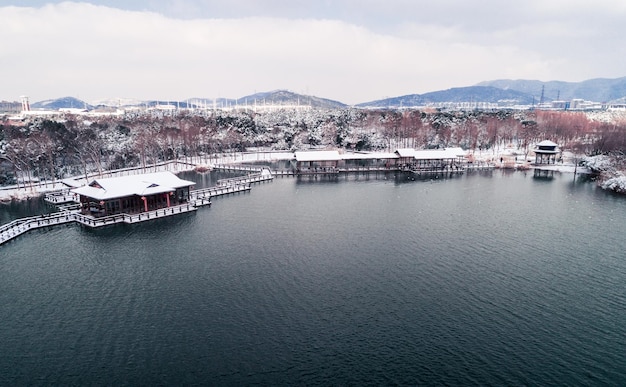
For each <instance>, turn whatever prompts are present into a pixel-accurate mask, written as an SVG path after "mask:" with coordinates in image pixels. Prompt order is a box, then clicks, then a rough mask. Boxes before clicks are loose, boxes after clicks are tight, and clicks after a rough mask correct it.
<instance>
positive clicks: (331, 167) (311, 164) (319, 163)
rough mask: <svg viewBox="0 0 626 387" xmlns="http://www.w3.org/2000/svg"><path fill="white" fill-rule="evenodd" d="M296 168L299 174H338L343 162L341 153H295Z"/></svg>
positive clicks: (334, 151)
mask: <svg viewBox="0 0 626 387" xmlns="http://www.w3.org/2000/svg"><path fill="white" fill-rule="evenodd" d="M295 158H296V168H297V171H298V173H307V172H313V173H320V172H337V171H338V167H339V165H338V164H339V161H341V160H342V157H341V155H340V154H339V151H336V150H333V151H298V152H295Z"/></svg>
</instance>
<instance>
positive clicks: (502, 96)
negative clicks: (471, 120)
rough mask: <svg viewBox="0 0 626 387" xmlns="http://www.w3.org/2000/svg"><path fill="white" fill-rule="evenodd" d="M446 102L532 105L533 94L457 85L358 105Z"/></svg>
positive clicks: (394, 106) (391, 105) (418, 104)
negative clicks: (446, 88)
mask: <svg viewBox="0 0 626 387" xmlns="http://www.w3.org/2000/svg"><path fill="white" fill-rule="evenodd" d="M444 102H488V103H505V102H506V103H507V104H516V105H530V104H532V102H533V96H532V95H530V94H527V93H523V92H520V91H516V90H504V89H500V88H497V87H489V86H469V87H455V88H452V89H448V90H442V91H433V92H430V93H425V94H409V95H404V96H401V97H393V98H386V99H381V100H377V101H372V102H364V103H360V104H358V105H356V106H358V107H387V108H399V107H413V106H426V105H429V104H436V103H444Z"/></svg>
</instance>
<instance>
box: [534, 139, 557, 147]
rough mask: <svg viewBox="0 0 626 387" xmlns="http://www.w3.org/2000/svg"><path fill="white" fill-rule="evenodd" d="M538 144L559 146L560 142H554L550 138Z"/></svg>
mask: <svg viewBox="0 0 626 387" xmlns="http://www.w3.org/2000/svg"><path fill="white" fill-rule="evenodd" d="M537 146H558V144H555V143H553V142H552V141H550V140H543V141H541V142H540V143H539V144H537Z"/></svg>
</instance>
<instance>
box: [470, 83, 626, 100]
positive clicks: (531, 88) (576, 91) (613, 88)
mask: <svg viewBox="0 0 626 387" xmlns="http://www.w3.org/2000/svg"><path fill="white" fill-rule="evenodd" d="M478 86H492V87H497V88H500V89H505V90H517V91H519V92H522V93H528V94H531V95H533V96H535V98H536V99H537V101H539V99H540V98H541V90H542V87H543V90H544V91H543V94H544V100H545V101H552V100H557V99H559V100H565V101H569V100H572V99H575V98H581V99H585V100H588V101H595V102H610V101H614V100H617V99H620V98H622V97H624V96H626V77H622V78H615V79H607V78H596V79H589V80H586V81H582V82H563V81H549V82H542V81H537V80H524V79H518V80H512V79H499V80H495V81H485V82H481V83H479V84H478Z"/></svg>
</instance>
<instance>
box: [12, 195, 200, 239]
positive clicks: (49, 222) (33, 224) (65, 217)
mask: <svg viewBox="0 0 626 387" xmlns="http://www.w3.org/2000/svg"><path fill="white" fill-rule="evenodd" d="M210 204H211V201H210V200H208V199H196V200H193V201H190V202H189V203H185V204H182V205H178V206H172V207H168V208H162V209H159V210H154V211H148V212H142V213H139V214H116V215H110V216H103V217H98V218H96V217H93V216H88V215H83V214H81V213H79V212H77V211H71V212H70V211H64V212H57V213H53V214H49V215H41V216H32V217H29V218H22V219H17V220H14V221H12V222H11V223H7V224H5V225H2V226H0V245H1V244H3V243H5V242H8V241H10V240H11V239H13V238H16V237H18V236H20V235H22V234H24V233H26V232H28V231H31V230H36V229H39V228H44V227H51V226H57V225H60V224H68V223H79V224H82V225H84V226H87V227H92V228H96V227H103V226H108V225H112V224H117V223H128V224H132V223H139V222H145V221H148V220H154V219H158V218H163V217H167V216H172V215H178V214H182V213H188V212H192V211H196V210H197V209H198V207H201V206H205V205H210Z"/></svg>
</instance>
